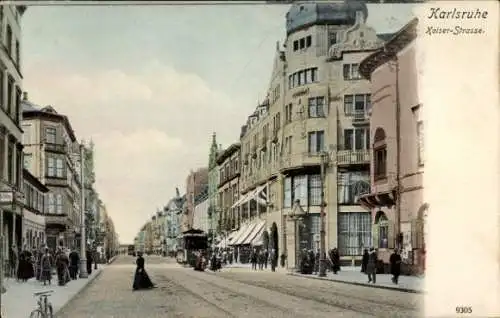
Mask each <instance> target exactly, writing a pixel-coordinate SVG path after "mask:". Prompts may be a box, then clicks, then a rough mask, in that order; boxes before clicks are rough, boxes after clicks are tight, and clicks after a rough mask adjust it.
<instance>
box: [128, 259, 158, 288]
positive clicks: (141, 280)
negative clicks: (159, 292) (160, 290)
mask: <svg viewBox="0 0 500 318" xmlns="http://www.w3.org/2000/svg"><path fill="white" fill-rule="evenodd" d="M135 263H136V265H137V267H136V269H135V275H134V283H133V285H132V289H133V290H139V289H151V288H154V287H156V286H155V285H154V284H153V282H152V281H151V279H150V278H149V275H148V273H147V272H146V269H145V268H144V258H143V257H142V252H138V253H137V260H136V261H135Z"/></svg>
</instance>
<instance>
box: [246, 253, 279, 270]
mask: <svg viewBox="0 0 500 318" xmlns="http://www.w3.org/2000/svg"><path fill="white" fill-rule="evenodd" d="M250 262H251V263H252V269H253V270H257V265H258V266H259V270H264V268H265V269H267V264H269V265H270V266H271V271H273V272H275V271H276V266H277V265H278V257H277V255H276V252H275V250H274V249H271V250H270V251H268V250H267V249H262V250H257V249H255V248H254V249H253V250H252V252H251V253H250Z"/></svg>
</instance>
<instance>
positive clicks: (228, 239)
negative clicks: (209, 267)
mask: <svg viewBox="0 0 500 318" xmlns="http://www.w3.org/2000/svg"><path fill="white" fill-rule="evenodd" d="M238 232H239V231H232V232H231V233H230V234H229V235H228V236H227V242H228V244H229V242H231V241H232V240H233V239H234V237H235V236H236V235H237V234H238Z"/></svg>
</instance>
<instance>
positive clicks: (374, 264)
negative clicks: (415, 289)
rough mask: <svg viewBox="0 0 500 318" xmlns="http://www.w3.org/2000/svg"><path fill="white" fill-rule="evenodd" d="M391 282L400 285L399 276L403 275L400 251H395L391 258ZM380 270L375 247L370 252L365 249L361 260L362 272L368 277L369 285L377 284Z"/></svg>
mask: <svg viewBox="0 0 500 318" xmlns="http://www.w3.org/2000/svg"><path fill="white" fill-rule="evenodd" d="M389 265H390V273H391V275H392V279H391V281H392V282H393V283H394V284H396V285H397V284H398V282H399V276H400V275H401V255H400V254H399V250H398V249H395V250H394V251H393V252H392V254H391V256H390V257H389ZM377 270H378V255H377V250H376V249H375V248H373V247H371V248H370V250H368V249H365V250H364V252H363V258H362V260H361V272H362V273H365V274H367V275H368V283H373V284H375V283H377Z"/></svg>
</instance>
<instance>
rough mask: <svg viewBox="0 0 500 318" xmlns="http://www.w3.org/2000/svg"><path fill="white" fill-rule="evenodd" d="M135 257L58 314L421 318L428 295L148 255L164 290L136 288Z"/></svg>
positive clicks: (90, 317) (97, 317) (89, 317)
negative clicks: (199, 268)
mask: <svg viewBox="0 0 500 318" xmlns="http://www.w3.org/2000/svg"><path fill="white" fill-rule="evenodd" d="M134 270H135V259H134V258H133V257H130V256H120V257H119V258H118V259H117V260H116V261H115V262H113V263H112V264H111V265H109V266H108V267H106V268H105V269H104V270H103V271H102V273H101V274H100V276H99V277H97V278H96V279H95V280H94V281H93V282H92V283H91V284H90V285H89V286H88V287H87V288H85V289H84V290H83V291H82V292H81V293H80V294H79V295H77V296H76V297H75V298H74V299H73V300H72V301H71V302H69V303H68V305H67V306H65V307H64V308H63V309H62V310H61V311H60V312H59V313H58V315H57V317H58V318H63V317H71V318H73V317H82V318H83V317H85V318H101V317H102V318H104V317H106V318H110V317H120V318H127V317H130V318H132V317H134V318H136V317H143V318H146V317H147V318H149V317H214V318H219V317H220V318H222V317H325V318H326V317H416V316H419V312H418V308H419V304H421V303H422V300H423V296H422V295H419V294H412V293H404V292H399V291H393V290H384V289H378V288H371V287H363V286H355V285H349V284H342V283H335V282H328V281H321V280H314V279H307V278H302V277H295V276H290V275H285V274H284V273H272V272H270V271H269V270H268V271H262V272H252V271H250V270H249V269H246V268H232V269H223V270H222V272H217V273H212V272H210V271H208V270H207V271H206V272H196V271H194V270H193V269H192V268H182V267H180V266H179V265H178V264H176V263H175V261H174V260H173V259H170V258H162V257H158V256H149V257H146V270H147V271H148V273H149V275H150V277H151V279H152V280H153V282H154V283H155V284H157V287H158V288H156V289H152V290H147V291H132V277H133V273H134Z"/></svg>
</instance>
